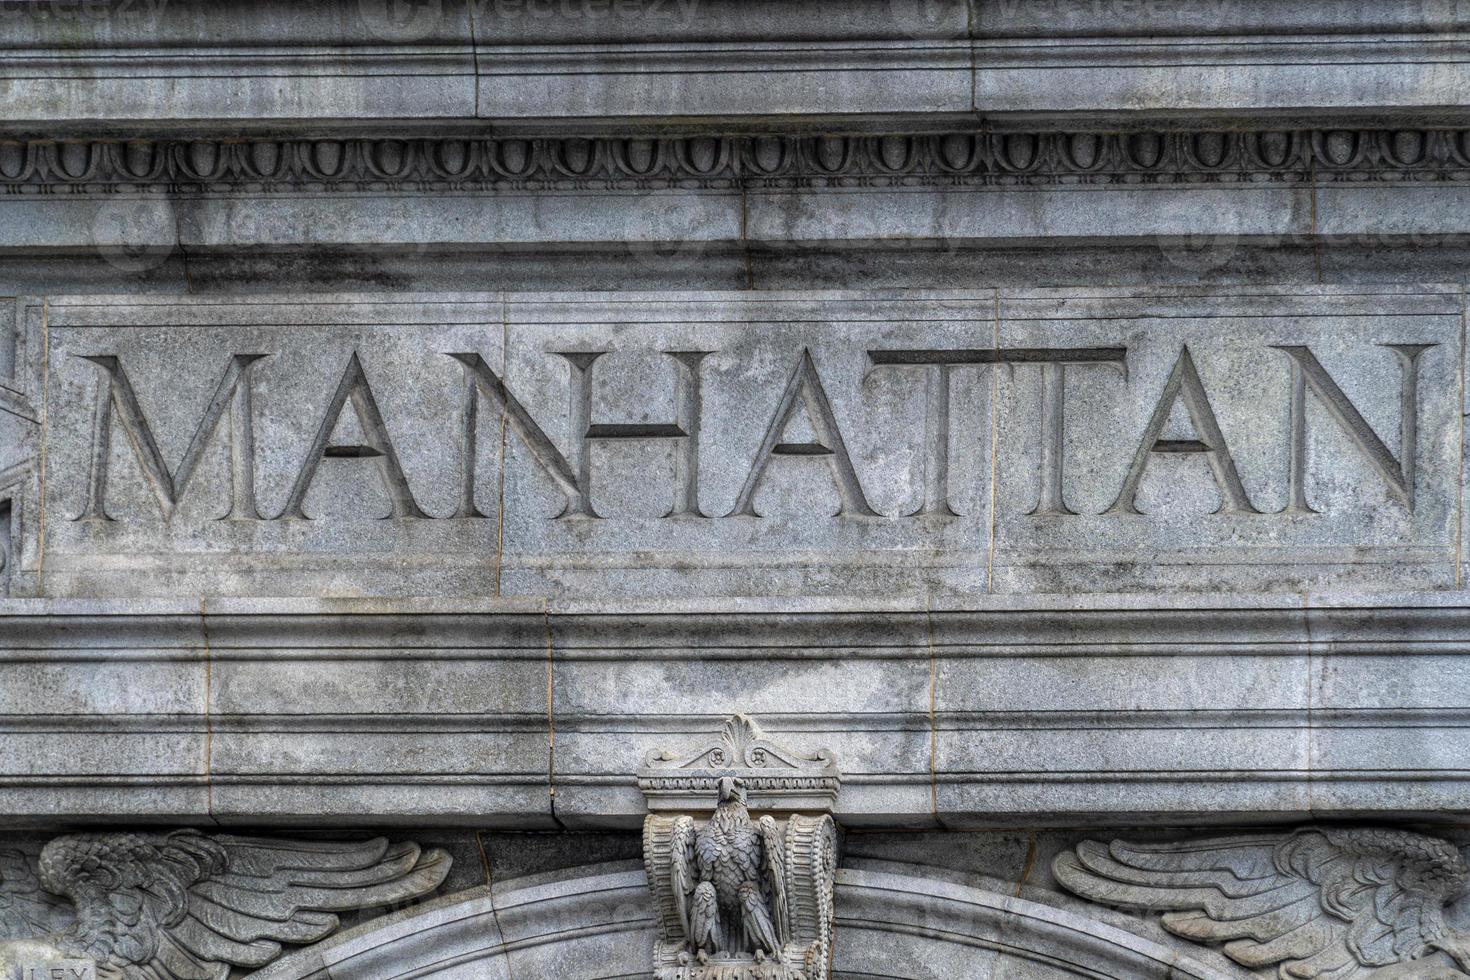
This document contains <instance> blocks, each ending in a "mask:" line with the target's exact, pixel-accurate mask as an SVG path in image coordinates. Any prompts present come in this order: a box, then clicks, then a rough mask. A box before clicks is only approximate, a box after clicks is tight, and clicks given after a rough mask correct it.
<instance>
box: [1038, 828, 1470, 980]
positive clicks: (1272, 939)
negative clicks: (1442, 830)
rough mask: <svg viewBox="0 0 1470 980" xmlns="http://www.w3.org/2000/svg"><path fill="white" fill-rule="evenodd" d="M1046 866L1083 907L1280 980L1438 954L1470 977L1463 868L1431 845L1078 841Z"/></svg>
mask: <svg viewBox="0 0 1470 980" xmlns="http://www.w3.org/2000/svg"><path fill="white" fill-rule="evenodd" d="M1052 867H1053V870H1054V871H1055V872H1056V876H1057V880H1058V881H1059V882H1061V883H1062V884H1063V885H1064V886H1066V887H1067V888H1068V889H1070V890H1071V891H1073V892H1076V893H1077V894H1079V895H1081V896H1083V897H1085V898H1088V899H1091V900H1092V901H1095V902H1099V903H1103V904H1107V905H1115V906H1122V907H1124V908H1132V909H1143V910H1148V911H1163V912H1164V917H1163V925H1164V928H1165V929H1168V930H1169V931H1170V932H1172V933H1174V934H1175V935H1178V936H1182V937H1184V938H1186V939H1191V940H1195V941H1196V942H1201V943H1223V944H1224V945H1223V947H1222V951H1223V952H1224V953H1225V955H1227V956H1229V957H1230V958H1231V959H1232V960H1234V961H1235V962H1237V963H1240V964H1241V965H1242V966H1247V967H1254V968H1261V967H1272V966H1275V967H1276V968H1277V971H1278V975H1279V976H1280V977H1282V978H1284V980H1366V978H1368V977H1370V976H1372V975H1374V973H1375V971H1376V970H1377V969H1378V968H1380V967H1390V966H1395V965H1398V964H1402V963H1412V962H1414V961H1417V960H1421V959H1423V958H1424V957H1427V956H1430V955H1432V954H1434V953H1435V952H1436V951H1443V952H1444V953H1446V954H1447V955H1448V956H1449V957H1450V958H1451V959H1452V960H1453V961H1454V962H1455V964H1456V965H1458V966H1459V967H1460V969H1461V970H1470V944H1467V940H1470V930H1467V929H1466V927H1470V921H1463V922H1461V921H1457V920H1458V919H1459V918H1460V917H1461V916H1462V915H1463V916H1465V917H1466V918H1467V919H1470V907H1466V906H1467V903H1465V902H1464V900H1465V898H1466V896H1467V893H1470V868H1467V867H1466V864H1465V860H1464V858H1463V857H1462V856H1461V855H1460V852H1459V850H1458V849H1456V848H1455V847H1454V846H1453V845H1451V844H1449V843H1448V842H1446V841H1442V840H1438V839H1436V838H1433V837H1424V836H1421V835H1419V834H1413V833H1408V832H1406V831H1399V830H1386V829H1379V828H1363V827H1359V828H1344V829H1337V828H1303V829H1301V830H1297V831H1294V832H1290V833H1285V834H1283V833H1275V834H1260V835H1253V836H1244V837H1225V838H1216V839H1214V840H1204V841H1195V842H1186V843H1178V844H1128V843H1125V842H1123V841H1114V842H1113V843H1111V844H1103V843H1101V842H1100V841H1086V842H1084V843H1082V844H1080V845H1079V846H1078V847H1077V849H1076V850H1075V851H1068V852H1064V853H1062V854H1061V855H1060V856H1058V857H1057V859H1056V861H1055V862H1053V865H1052ZM1457 903H1458V904H1457ZM1394 975H1399V974H1398V973H1397V972H1395V974H1394ZM1415 975H1416V976H1417V975H1418V974H1415ZM1436 975H1438V974H1436ZM1457 975H1462V974H1457Z"/></svg>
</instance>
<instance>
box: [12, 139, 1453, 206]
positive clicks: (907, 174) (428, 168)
mask: <svg viewBox="0 0 1470 980" xmlns="http://www.w3.org/2000/svg"><path fill="white" fill-rule="evenodd" d="M1464 181H1470V130H1461V129H1393V130H1390V129H1334V130H1259V131H1245V132H1221V131H1198V132H1155V131H1137V132H1106V133H1099V132H1087V131H1076V132H1029V133H1028V132H1016V133H992V132H963V131H956V132H948V133H910V134H903V133H898V134H889V135H848V134H832V135H820V136H790V135H768V136H674V137H644V136H628V137H593V138H587V137H581V136H567V137H540V138H449V139H425V138H398V137H350V138H342V139H330V138H323V139H252V140H240V139H212V140H211V139H151V140H150V139H139V140H116V139H93V140H84V139H59V140H48V139H34V140H28V141H23V142H22V141H0V194H4V195H6V196H12V195H15V196H21V197H25V196H29V195H66V194H85V195H109V196H110V195H168V196H177V195H216V194H252V195H255V194H292V193H313V194H315V193H321V192H322V191H331V192H344V193H369V194H373V193H379V194H380V193H434V192H453V193H465V192H471V193H473V192H500V191H525V192H536V193H576V192H579V191H606V190H628V191H636V192H640V193H641V192H648V191H652V190H659V189H671V190H680V191H685V192H700V191H719V190H729V189H735V188H741V187H755V188H775V189H779V188H793V189H795V188H838V189H862V188H909V187H912V188H946V187H965V188H980V189H983V188H991V187H998V188H1007V189H1012V188H1018V187H1020V188H1024V187H1066V186H1078V187H1087V186H1111V185H1136V186H1150V185H1165V186H1169V187H1172V188H1175V189H1178V188H1187V187H1190V186H1208V187H1217V186H1220V185H1231V184H1238V185H1256V184H1267V185H1270V184H1302V183H1310V182H1318V183H1363V182H1379V183H1405V182H1464Z"/></svg>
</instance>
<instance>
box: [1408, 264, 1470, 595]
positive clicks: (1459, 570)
mask: <svg viewBox="0 0 1470 980" xmlns="http://www.w3.org/2000/svg"><path fill="white" fill-rule="evenodd" d="M1459 296H1460V363H1459V365H1458V367H1459V375H1460V457H1459V458H1460V465H1459V469H1458V471H1457V473H1456V475H1457V476H1458V477H1459V478H1460V492H1459V493H1458V494H1457V495H1456V499H1455V588H1456V589H1462V588H1464V587H1465V575H1464V569H1463V565H1464V561H1465V485H1464V484H1465V358H1466V357H1467V356H1470V353H1467V351H1466V350H1465V340H1466V333H1465V314H1466V308H1465V303H1466V295H1465V284H1464V283H1461V284H1460V293H1459ZM1404 451H1405V452H1412V451H1413V450H1412V449H1406V450H1404Z"/></svg>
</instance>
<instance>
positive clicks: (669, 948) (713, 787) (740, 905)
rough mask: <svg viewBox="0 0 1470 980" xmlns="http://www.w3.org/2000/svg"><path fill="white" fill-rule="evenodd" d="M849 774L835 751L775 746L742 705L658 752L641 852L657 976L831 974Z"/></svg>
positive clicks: (721, 979)
mask: <svg viewBox="0 0 1470 980" xmlns="http://www.w3.org/2000/svg"><path fill="white" fill-rule="evenodd" d="M839 780H840V777H839V775H838V771H837V764H836V760H835V759H834V758H833V757H832V755H831V753H829V752H818V753H815V754H812V755H802V754H800V753H797V752H793V751H791V750H789V749H786V748H784V747H782V746H778V745H775V744H774V743H772V742H770V741H769V740H768V739H767V738H766V737H765V735H764V734H763V733H762V732H761V730H760V729H759V728H758V727H757V726H756V725H755V723H754V722H752V721H751V720H750V719H749V718H746V717H744V716H740V715H737V716H736V717H734V718H732V719H730V721H729V722H727V723H726V725H725V728H724V731H723V732H722V733H721V735H720V737H719V739H718V741H716V742H715V743H713V744H706V745H704V746H702V747H701V748H700V749H699V751H697V752H694V753H691V754H684V755H674V754H670V753H654V754H652V755H650V756H649V758H648V759H647V761H646V764H645V766H644V768H643V770H642V771H641V772H640V773H639V783H640V785H641V786H642V787H643V791H644V793H645V795H646V796H647V798H648V802H649V808H650V809H651V810H653V811H655V812H654V813H652V814H650V815H649V817H648V818H647V820H646V821H645V822H644V825H643V859H644V863H645V865H646V867H647V871H648V884H649V890H650V891H651V892H652V894H653V899H654V903H655V906H656V910H657V915H658V931H659V936H658V939H657V940H656V942H655V944H654V972H655V975H656V976H657V977H658V978H659V980H827V977H828V976H829V975H830V956H831V948H832V889H833V885H834V884H835V881H836V874H837V825H836V824H835V823H834V822H833V820H832V816H831V814H830V812H828V811H830V810H831V808H832V802H833V800H835V798H836V796H837V791H838V788H839ZM711 805H713V807H714V812H713V813H710V812H709V808H710V807H711ZM749 806H755V807H756V808H757V810H766V811H771V810H776V811H778V812H785V813H791V811H793V810H797V811H805V812H797V813H794V814H791V815H790V816H787V817H786V818H785V819H784V820H778V819H777V818H776V817H775V816H772V815H770V814H769V813H767V814H766V815H763V816H759V817H752V816H751V813H750V810H749V809H748V807H749ZM670 810H676V811H677V810H683V811H685V812H682V813H679V812H675V813H669V812H667V811H670ZM690 811H692V812H694V813H699V814H700V816H699V817H696V816H693V815H691V813H690Z"/></svg>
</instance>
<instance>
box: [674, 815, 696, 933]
mask: <svg viewBox="0 0 1470 980" xmlns="http://www.w3.org/2000/svg"><path fill="white" fill-rule="evenodd" d="M695 836H696V835H695V830H694V818H693V817H679V818H678V819H677V820H675V821H674V829H673V830H672V831H670V833H669V857H670V859H671V860H672V865H673V880H672V882H671V884H672V885H673V892H674V909H675V910H676V911H677V912H678V913H679V925H680V926H682V927H683V928H684V935H685V936H686V937H688V938H689V939H691V940H692V939H693V938H694V933H693V932H692V931H690V928H689V900H690V898H691V897H692V896H693V895H694V886H695V885H696V884H697V883H698V882H697V879H698V875H696V874H695V869H694V838H695Z"/></svg>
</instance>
